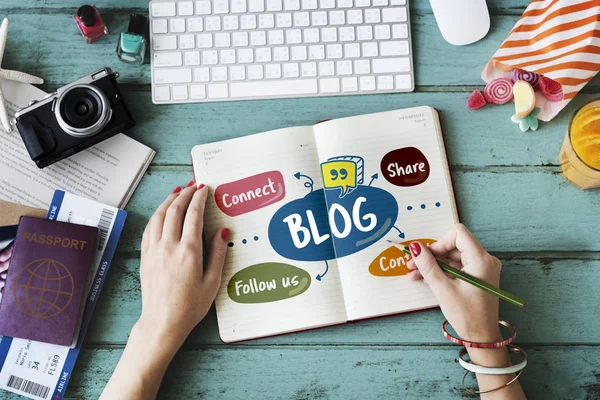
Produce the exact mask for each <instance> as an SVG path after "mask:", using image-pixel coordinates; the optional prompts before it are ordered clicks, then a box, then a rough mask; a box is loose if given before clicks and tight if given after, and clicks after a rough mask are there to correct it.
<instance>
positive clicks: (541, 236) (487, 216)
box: [120, 167, 600, 252]
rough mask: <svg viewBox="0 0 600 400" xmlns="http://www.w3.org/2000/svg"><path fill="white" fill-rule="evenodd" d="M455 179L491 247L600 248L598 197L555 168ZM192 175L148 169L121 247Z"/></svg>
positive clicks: (467, 216)
mask: <svg viewBox="0 0 600 400" xmlns="http://www.w3.org/2000/svg"><path fill="white" fill-rule="evenodd" d="M370 173H373V172H370ZM453 178H454V187H455V191H456V195H457V203H458V205H459V210H460V212H461V215H462V221H463V222H464V223H465V224H466V225H467V226H468V227H469V228H470V229H471V230H472V231H473V232H475V234H476V235H477V237H478V238H479V239H480V240H481V242H482V243H483V244H484V245H485V246H486V247H487V248H488V249H489V250H490V251H502V252H503V251H542V250H549V251H557V250H558V251H560V250H570V251H599V250H600V242H599V241H598V240H597V233H598V226H599V225H600V213H597V212H593V211H592V210H598V209H599V207H600V197H598V195H597V193H595V192H594V191H580V190H577V189H576V188H574V187H573V186H571V185H570V184H568V183H567V182H566V181H565V180H564V179H563V178H562V176H561V175H560V174H558V173H557V171H556V170H555V169H550V168H542V169H541V170H533V171H523V170H521V169H517V170H512V169H510V168H498V169H486V170H477V169H475V170H470V169H461V168H457V169H456V170H454V172H453ZM190 179H193V174H192V171H191V168H190V167H160V168H159V167H155V168H151V170H150V174H149V175H148V176H146V177H145V178H144V179H143V180H142V183H141V185H140V186H139V188H138V189H137V191H136V192H135V194H134V195H133V199H132V201H131V203H130V204H129V206H128V207H127V210H128V211H129V213H130V215H129V219H128V221H127V224H126V226H125V232H124V234H123V236H122V238H121V243H120V245H121V247H120V249H121V250H124V251H136V250H139V244H140V239H141V234H142V232H143V229H144V227H145V225H146V223H147V221H148V219H149V217H150V216H151V215H152V214H153V213H154V210H155V209H156V207H157V205H158V204H160V203H161V202H162V201H163V200H164V198H165V197H166V196H167V195H168V194H169V193H170V192H171V191H172V190H173V189H174V187H175V185H177V184H179V185H185V184H187V182H189V181H190ZM213 189H214V188H213ZM406 206H408V204H406V205H403V204H400V214H399V215H400V216H402V215H403V214H402V213H404V212H408V211H406ZM412 212H417V211H414V210H413V211H412ZM418 212H427V211H420V209H419V211H418ZM400 228H402V227H400ZM407 235H408V236H410V232H407Z"/></svg>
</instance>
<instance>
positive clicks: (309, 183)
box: [294, 172, 315, 192]
mask: <svg viewBox="0 0 600 400" xmlns="http://www.w3.org/2000/svg"><path fill="white" fill-rule="evenodd" d="M294 177H295V178H296V179H298V180H300V178H301V177H304V178H306V179H308V181H306V182H304V187H305V188H310V191H311V192H312V191H313V190H314V188H313V186H314V185H315V181H313V179H312V178H311V177H310V176H308V175H304V174H301V173H300V172H296V173H295V174H294Z"/></svg>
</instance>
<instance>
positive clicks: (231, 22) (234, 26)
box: [223, 15, 240, 31]
mask: <svg viewBox="0 0 600 400" xmlns="http://www.w3.org/2000/svg"><path fill="white" fill-rule="evenodd" d="M239 28H240V24H239V20H238V16H237V15H227V16H225V17H223V29H224V30H226V31H237V30H238V29H239Z"/></svg>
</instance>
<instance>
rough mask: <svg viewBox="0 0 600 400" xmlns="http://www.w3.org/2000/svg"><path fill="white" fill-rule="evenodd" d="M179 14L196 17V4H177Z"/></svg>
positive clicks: (191, 2) (181, 2) (185, 2)
mask: <svg viewBox="0 0 600 400" xmlns="http://www.w3.org/2000/svg"><path fill="white" fill-rule="evenodd" d="M177 14H178V15H181V16H185V17H187V16H189V15H194V2H193V1H180V2H179V3H177Z"/></svg>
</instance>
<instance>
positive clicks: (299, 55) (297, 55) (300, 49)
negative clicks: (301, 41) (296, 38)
mask: <svg viewBox="0 0 600 400" xmlns="http://www.w3.org/2000/svg"><path fill="white" fill-rule="evenodd" d="M291 58H292V60H294V61H303V60H307V59H308V51H307V49H306V46H292V57H291Z"/></svg>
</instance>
